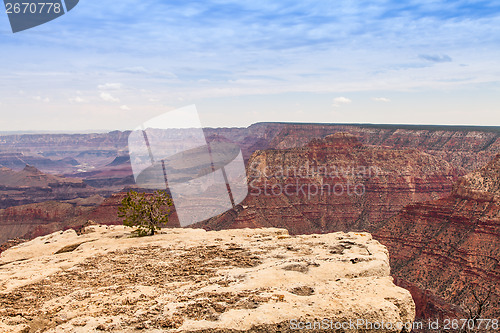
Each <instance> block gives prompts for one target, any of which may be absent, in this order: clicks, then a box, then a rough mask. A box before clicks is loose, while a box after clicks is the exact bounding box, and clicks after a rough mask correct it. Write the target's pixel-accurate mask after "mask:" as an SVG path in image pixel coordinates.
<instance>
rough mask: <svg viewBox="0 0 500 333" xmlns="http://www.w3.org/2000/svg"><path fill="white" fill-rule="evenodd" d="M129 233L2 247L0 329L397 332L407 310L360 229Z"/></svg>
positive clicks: (379, 250)
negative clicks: (318, 325) (323, 324)
mask: <svg viewBox="0 0 500 333" xmlns="http://www.w3.org/2000/svg"><path fill="white" fill-rule="evenodd" d="M130 235H131V229H129V228H127V227H123V226H89V227H87V228H85V229H84V230H83V231H82V234H81V235H80V236H78V235H77V234H76V233H75V232H74V231H72V230H68V231H66V232H58V233H54V234H51V235H47V236H44V237H39V238H36V239H34V240H32V241H29V242H26V243H23V244H19V245H17V246H14V247H12V248H10V249H8V250H7V251H5V252H3V253H2V255H1V256H0V330H1V331H2V332H32V331H33V332H34V331H37V330H38V331H40V332H91V331H99V330H101V331H112V332H134V331H147V332H292V331H295V330H296V329H295V328H296V327H298V326H300V325H307V323H309V324H312V323H314V322H315V321H321V320H324V319H325V318H326V319H328V320H329V321H328V323H329V324H328V325H332V326H331V327H335V326H334V325H335V324H336V323H340V324H342V323H349V321H350V320H351V322H352V321H357V320H363V321H364V322H363V323H364V325H366V324H367V323H371V324H373V323H382V322H384V323H386V325H385V326H384V329H377V330H375V329H374V330H373V332H375V331H376V332H400V331H401V326H402V323H410V322H412V321H413V319H414V311H415V309H414V303H413V300H412V298H411V296H410V294H409V292H408V291H406V290H405V289H402V288H399V287H396V286H395V285H394V284H393V281H392V278H391V277H390V275H389V274H390V268H389V258H388V252H387V250H386V248H385V247H384V246H382V245H381V244H380V243H378V242H377V241H375V240H373V239H372V237H371V235H370V234H366V233H332V234H324V235H309V236H293V237H292V236H290V235H289V234H288V232H287V231H286V230H283V229H242V230H225V231H217V232H215V231H212V232H207V231H204V230H201V229H163V230H162V232H161V234H158V235H155V236H152V237H145V238H131V237H130ZM359 323H360V325H361V323H362V322H359ZM387 323H394V327H393V328H392V329H390V328H388V327H389V326H388V325H387ZM408 325H409V324H408ZM362 328H363V329H364V328H365V327H362V326H360V327H356V328H355V329H352V330H350V329H347V330H344V331H346V332H356V331H362ZM309 331H311V332H318V331H326V332H328V331H335V329H332V330H309ZM366 331H370V330H366ZM363 332H365V330H363Z"/></svg>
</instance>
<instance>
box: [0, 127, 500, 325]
mask: <svg viewBox="0 0 500 333" xmlns="http://www.w3.org/2000/svg"><path fill="white" fill-rule="evenodd" d="M187 131H189V130H187ZM204 132H205V135H206V137H207V139H208V141H231V142H234V143H236V144H237V145H239V146H240V147H241V150H242V153H243V157H244V160H245V162H246V164H247V175H248V181H249V191H250V194H249V195H248V197H247V198H246V199H245V200H244V201H243V202H242V203H241V204H239V205H237V206H236V208H235V209H232V210H230V211H228V212H225V213H223V214H221V215H219V216H215V217H213V218H211V219H209V220H207V221H203V222H201V223H198V224H196V225H194V226H192V227H194V228H204V229H206V230H223V229H238V230H239V229H241V228H247V227H250V228H260V227H279V228H285V229H287V230H288V231H289V233H290V234H291V235H299V234H325V233H332V232H338V231H345V232H348V231H360V232H370V233H372V234H373V235H374V238H375V239H377V240H378V241H380V242H381V243H382V244H383V245H385V246H387V247H388V249H389V253H390V256H389V257H390V260H391V267H392V275H393V276H394V278H395V282H396V283H397V284H398V285H399V286H402V287H404V288H406V289H408V290H410V292H411V293H412V296H413V298H414V299H415V302H416V304H417V309H416V311H417V312H416V313H417V317H418V318H431V317H433V316H441V317H446V316H455V317H460V318H462V317H464V316H466V315H467V313H466V310H467V307H469V308H472V307H474V298H473V292H476V291H477V292H478V293H481V294H484V292H488V291H489V290H492V291H491V295H490V297H491V299H492V300H494V301H496V302H497V303H498V295H499V291H498V289H496V288H495V287H491V288H490V286H494V285H495V284H496V285H498V259H496V258H499V253H498V246H497V245H496V244H497V243H498V237H499V236H498V235H499V234H500V233H499V232H498V219H499V216H498V212H499V206H498V196H499V194H498V184H499V183H498V182H497V180H498V177H497V174H496V173H495V172H498V170H499V165H498V161H497V160H498V157H496V156H497V155H498V154H499V153H500V129H499V128H498V127H473V126H472V127H471V126H469V127H465V126H417V125H415V126H413V125H411V126H410V125H356V124H290V123H258V124H254V125H251V126H249V127H248V128H205V129H204ZM129 133H130V132H120V131H114V132H111V133H98V134H75V135H69V134H67V135H66V134H56V135H50V134H40V135H13V136H12V135H11V136H1V137H0V165H2V166H4V167H3V168H2V169H1V170H0V171H1V172H0V175H2V174H5V175H7V176H5V177H4V178H1V177H0V180H1V181H2V182H3V183H2V182H0V186H1V190H2V191H7V192H2V193H3V196H2V197H1V198H2V199H1V200H4V201H1V200H0V202H3V203H4V206H2V208H3V209H0V231H1V233H0V235H2V237H3V238H2V239H0V253H1V252H2V251H4V250H6V249H7V248H9V247H10V246H15V245H17V244H19V243H20V242H22V241H23V240H21V239H27V240H29V239H33V238H35V237H38V236H43V235H46V234H50V233H52V232H55V231H57V230H68V229H71V228H72V229H75V230H80V229H82V228H84V226H85V225H88V224H92V223H94V222H93V221H96V222H97V223H100V224H110V225H112V224H121V223H122V221H121V219H120V218H118V217H117V209H118V206H119V205H120V202H121V200H122V199H123V198H124V197H125V193H126V191H127V190H128V189H130V188H135V185H134V179H133V175H132V169H131V166H130V160H129V159H128V148H127V137H128V134H129ZM495 158H496V159H495ZM28 161H29V162H30V166H29V167H26V164H28V163H27V162H28ZM488 163H489V164H488ZM485 165H487V166H486V167H485V168H483V167H484V166H485ZM6 167H7V168H6ZM301 167H302V169H301ZM24 169H26V170H24ZM35 170H36V171H35ZM30 172H31V173H33V174H36V175H37V176H36V177H39V178H40V179H45V180H46V179H49V178H50V177H56V179H54V178H50V179H52V180H51V181H45V183H44V184H42V185H40V186H38V189H36V188H37V186H33V188H31V189H30V188H29V186H28V188H25V187H23V186H25V185H19V184H21V183H20V182H19V183H18V184H12V183H8V182H9V181H10V180H9V179H17V178H15V177H14V176H13V175H15V174H18V173H19V174H21V175H29V174H30ZM42 174H43V175H42ZM16 177H17V176H16ZM19 179H20V178H19ZM49 183H51V184H65V185H64V186H63V185H61V186H59V185H58V186H55V187H54V189H51V190H49V188H50V186H48V184H49ZM27 184H28V185H29V184H36V182H34V181H33V183H31V182H30V181H28V183H27ZM62 189H65V190H62ZM68 189H70V190H68ZM30 195H31V198H35V199H30ZM30 200H31V201H30ZM33 200H34V201H33ZM178 226H179V225H178V221H177V218H176V212H175V209H174V210H173V213H172V215H171V216H170V221H169V227H178ZM8 239H11V241H9V242H6V241H7V240H8ZM12 239H13V240H12ZM2 243H4V244H3V246H2V245H1V244H2ZM480 281H481V283H480ZM483 281H485V283H482V282H483ZM483 286H484V287H485V288H486V289H488V288H489V289H488V290H486V289H485V288H483ZM488 311H489V312H487V314H488V315H495V314H496V315H497V316H498V308H495V307H490V308H488Z"/></svg>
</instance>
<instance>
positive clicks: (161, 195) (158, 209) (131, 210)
mask: <svg viewBox="0 0 500 333" xmlns="http://www.w3.org/2000/svg"><path fill="white" fill-rule="evenodd" d="M170 206H172V199H171V198H170V196H169V195H168V193H167V192H166V191H155V192H154V193H153V194H145V193H137V192H136V191H129V192H128V193H127V196H126V197H125V198H124V199H123V200H122V202H121V206H120V207H118V216H119V217H123V218H124V220H123V224H124V225H126V226H129V227H137V229H136V230H134V231H133V232H134V233H135V234H137V236H139V237H142V236H146V235H154V234H155V231H156V230H160V226H161V225H165V224H166V223H167V222H168V214H169V213H170V208H168V207H170Z"/></svg>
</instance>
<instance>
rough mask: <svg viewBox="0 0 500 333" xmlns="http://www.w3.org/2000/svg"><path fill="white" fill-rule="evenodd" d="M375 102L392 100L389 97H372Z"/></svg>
mask: <svg viewBox="0 0 500 333" xmlns="http://www.w3.org/2000/svg"><path fill="white" fill-rule="evenodd" d="M372 100H374V101H375V102H384V103H389V102H390V101H391V100H390V99H389V98H385V97H374V98H372Z"/></svg>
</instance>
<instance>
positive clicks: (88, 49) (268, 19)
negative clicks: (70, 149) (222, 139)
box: [0, 0, 500, 131]
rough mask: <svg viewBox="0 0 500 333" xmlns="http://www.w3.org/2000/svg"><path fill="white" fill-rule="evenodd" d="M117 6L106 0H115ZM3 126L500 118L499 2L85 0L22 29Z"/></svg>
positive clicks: (6, 80) (12, 41) (2, 94)
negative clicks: (195, 116)
mask: <svg viewBox="0 0 500 333" xmlns="http://www.w3.org/2000/svg"><path fill="white" fill-rule="evenodd" d="M105 3H106V2H105ZM0 56H1V59H2V61H1V62H0V112H1V115H2V118H1V121H0V130H69V131H79V130H86V129H129V128H134V127H135V126H136V125H138V124H140V123H142V122H144V120H147V119H149V118H152V117H154V116H156V115H159V114H161V113H163V112H166V111H168V110H172V109H175V108H179V107H182V106H185V105H189V104H193V103H194V104H196V105H197V107H198V110H199V111H200V115H201V118H202V123H203V125H205V126H247V125H249V124H252V123H255V122H259V121H301V122H355V123H414V124H474V125H500V112H499V111H500V103H499V102H500V63H499V61H500V60H499V59H500V3H499V2H498V1H470V0H469V1H467V0H458V1H430V0H427V1H425V0H422V1H395V0H391V1H381V0H379V1H361V0H358V1H355V0H339V1H306V0H300V1H287V0H285V1H279V2H276V1H274V2H272V1H261V0H257V1H229V0H206V1H183V0H176V1H164V0H163V1H157V0H141V1H138V0H136V1H130V0H123V1H120V2H109V4H104V5H103V2H102V1H96V0H81V1H80V4H79V5H78V6H77V7H75V9H73V10H72V11H71V12H69V13H67V14H66V15H64V16H62V17H61V18H59V19H56V20H54V21H52V22H49V23H47V24H44V25H42V26H39V27H36V28H33V29H31V30H27V31H24V32H20V33H17V34H12V32H11V31H10V26H9V23H8V19H7V15H6V14H5V13H2V14H0Z"/></svg>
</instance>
